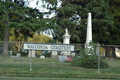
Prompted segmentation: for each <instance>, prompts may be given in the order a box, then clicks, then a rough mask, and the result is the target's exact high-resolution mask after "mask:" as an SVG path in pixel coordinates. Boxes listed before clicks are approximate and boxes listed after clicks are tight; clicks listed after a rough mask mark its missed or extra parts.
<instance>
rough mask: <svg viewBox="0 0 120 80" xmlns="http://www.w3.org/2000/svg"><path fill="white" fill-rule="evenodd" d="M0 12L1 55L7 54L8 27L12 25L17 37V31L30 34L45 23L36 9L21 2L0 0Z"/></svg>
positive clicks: (25, 34) (26, 34)
mask: <svg viewBox="0 0 120 80" xmlns="http://www.w3.org/2000/svg"><path fill="white" fill-rule="evenodd" d="M22 1H23V0H22ZM0 4H1V7H0V9H1V12H0V14H2V15H1V16H0V18H1V21H2V22H1V23H2V24H3V25H2V27H3V28H4V37H3V52H2V55H8V37H9V29H10V28H12V27H14V28H15V32H16V37H19V34H18V32H20V33H21V34H24V38H25V39H27V38H26V36H32V35H33V34H34V32H35V31H36V30H39V29H42V27H43V26H44V25H45V24H46V22H45V20H42V19H43V15H42V14H41V13H40V12H39V11H38V10H37V9H32V8H29V7H25V6H24V5H23V4H24V3H22V4H21V3H20V4H18V2H17V4H16V3H14V2H12V0H10V1H9V0H8V1H0Z"/></svg>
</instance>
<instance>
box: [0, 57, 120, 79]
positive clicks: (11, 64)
mask: <svg viewBox="0 0 120 80" xmlns="http://www.w3.org/2000/svg"><path fill="white" fill-rule="evenodd" d="M106 62H108V64H109V65H110V67H109V68H107V69H101V70H100V71H101V73H97V71H98V69H88V68H82V67H75V66H71V65H70V63H66V62H64V63H59V62H58V59H57V58H45V59H40V58H38V57H36V58H32V69H33V71H30V70H29V69H30V58H28V57H20V58H10V57H0V80H90V79H91V80H93V79H95V80H98V79H100V80H101V79H120V59H115V60H106Z"/></svg>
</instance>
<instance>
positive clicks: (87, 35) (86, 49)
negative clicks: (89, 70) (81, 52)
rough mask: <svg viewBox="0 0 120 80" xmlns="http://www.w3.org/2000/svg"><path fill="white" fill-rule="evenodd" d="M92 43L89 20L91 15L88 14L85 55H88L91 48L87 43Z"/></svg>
mask: <svg viewBox="0 0 120 80" xmlns="http://www.w3.org/2000/svg"><path fill="white" fill-rule="evenodd" d="M90 41H92V20H91V13H88V20H87V32H86V42H85V53H86V54H88V55H90V54H89V51H90V49H91V48H93V46H91V45H89V42H90Z"/></svg>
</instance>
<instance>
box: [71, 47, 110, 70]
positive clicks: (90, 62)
mask: <svg viewBox="0 0 120 80" xmlns="http://www.w3.org/2000/svg"><path fill="white" fill-rule="evenodd" d="M79 55H80V56H78V55H77V56H75V58H73V59H72V61H71V65H72V66H78V67H84V68H98V56H96V55H95V54H93V53H92V54H91V55H88V54H86V53H85V50H83V49H82V48H81V50H80V53H79ZM100 68H108V64H107V63H106V62H105V61H104V59H103V58H101V59H100Z"/></svg>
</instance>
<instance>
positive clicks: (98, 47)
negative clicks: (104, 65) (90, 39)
mask: <svg viewBox="0 0 120 80" xmlns="http://www.w3.org/2000/svg"><path fill="white" fill-rule="evenodd" d="M97 54H98V71H97V73H101V72H100V44H99V43H97Z"/></svg>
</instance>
